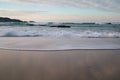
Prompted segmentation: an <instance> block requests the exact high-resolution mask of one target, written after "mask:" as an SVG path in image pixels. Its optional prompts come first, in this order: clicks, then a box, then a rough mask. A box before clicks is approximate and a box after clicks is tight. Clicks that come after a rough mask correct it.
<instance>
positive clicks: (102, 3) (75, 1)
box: [0, 0, 120, 12]
mask: <svg viewBox="0 0 120 80" xmlns="http://www.w3.org/2000/svg"><path fill="white" fill-rule="evenodd" d="M0 1H8V2H19V3H27V4H38V5H47V6H68V7H69V6H71V7H77V8H96V9H101V10H107V11H118V12H119V11H120V0H0Z"/></svg>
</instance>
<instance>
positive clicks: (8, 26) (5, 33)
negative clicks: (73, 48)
mask: <svg viewBox="0 0 120 80" xmlns="http://www.w3.org/2000/svg"><path fill="white" fill-rule="evenodd" d="M59 25H62V26H63V25H64V26H63V27H58V26H59ZM66 26H67V27H66ZM68 26H69V27H68ZM0 37H58V38H59V37H65V38H67V37H68V38H120V24H117V23H101V24H98V23H54V22H53V23H52V22H51V23H50V22H49V23H41V22H29V25H26V24H23V23H12V22H11V23H10V22H1V23H0Z"/></svg>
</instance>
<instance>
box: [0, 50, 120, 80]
mask: <svg viewBox="0 0 120 80" xmlns="http://www.w3.org/2000/svg"><path fill="white" fill-rule="evenodd" d="M0 80H120V50H66V51H14V50H0Z"/></svg>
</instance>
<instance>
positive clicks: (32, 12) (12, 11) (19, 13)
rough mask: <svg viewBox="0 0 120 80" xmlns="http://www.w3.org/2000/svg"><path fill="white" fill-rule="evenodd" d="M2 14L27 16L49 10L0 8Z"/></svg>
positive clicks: (44, 12)
mask: <svg viewBox="0 0 120 80" xmlns="http://www.w3.org/2000/svg"><path fill="white" fill-rule="evenodd" d="M0 14H1V15H4V16H20V15H22V16H26V15H40V14H47V11H24V10H0Z"/></svg>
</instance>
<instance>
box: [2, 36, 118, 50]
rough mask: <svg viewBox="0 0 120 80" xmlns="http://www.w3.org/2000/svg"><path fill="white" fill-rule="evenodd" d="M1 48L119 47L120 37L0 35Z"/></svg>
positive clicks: (61, 48)
mask: <svg viewBox="0 0 120 80" xmlns="http://www.w3.org/2000/svg"><path fill="white" fill-rule="evenodd" d="M0 48H1V49H17V50H66V49H120V38H46V37H44V38H43V37H34V38H33V37H0Z"/></svg>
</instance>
